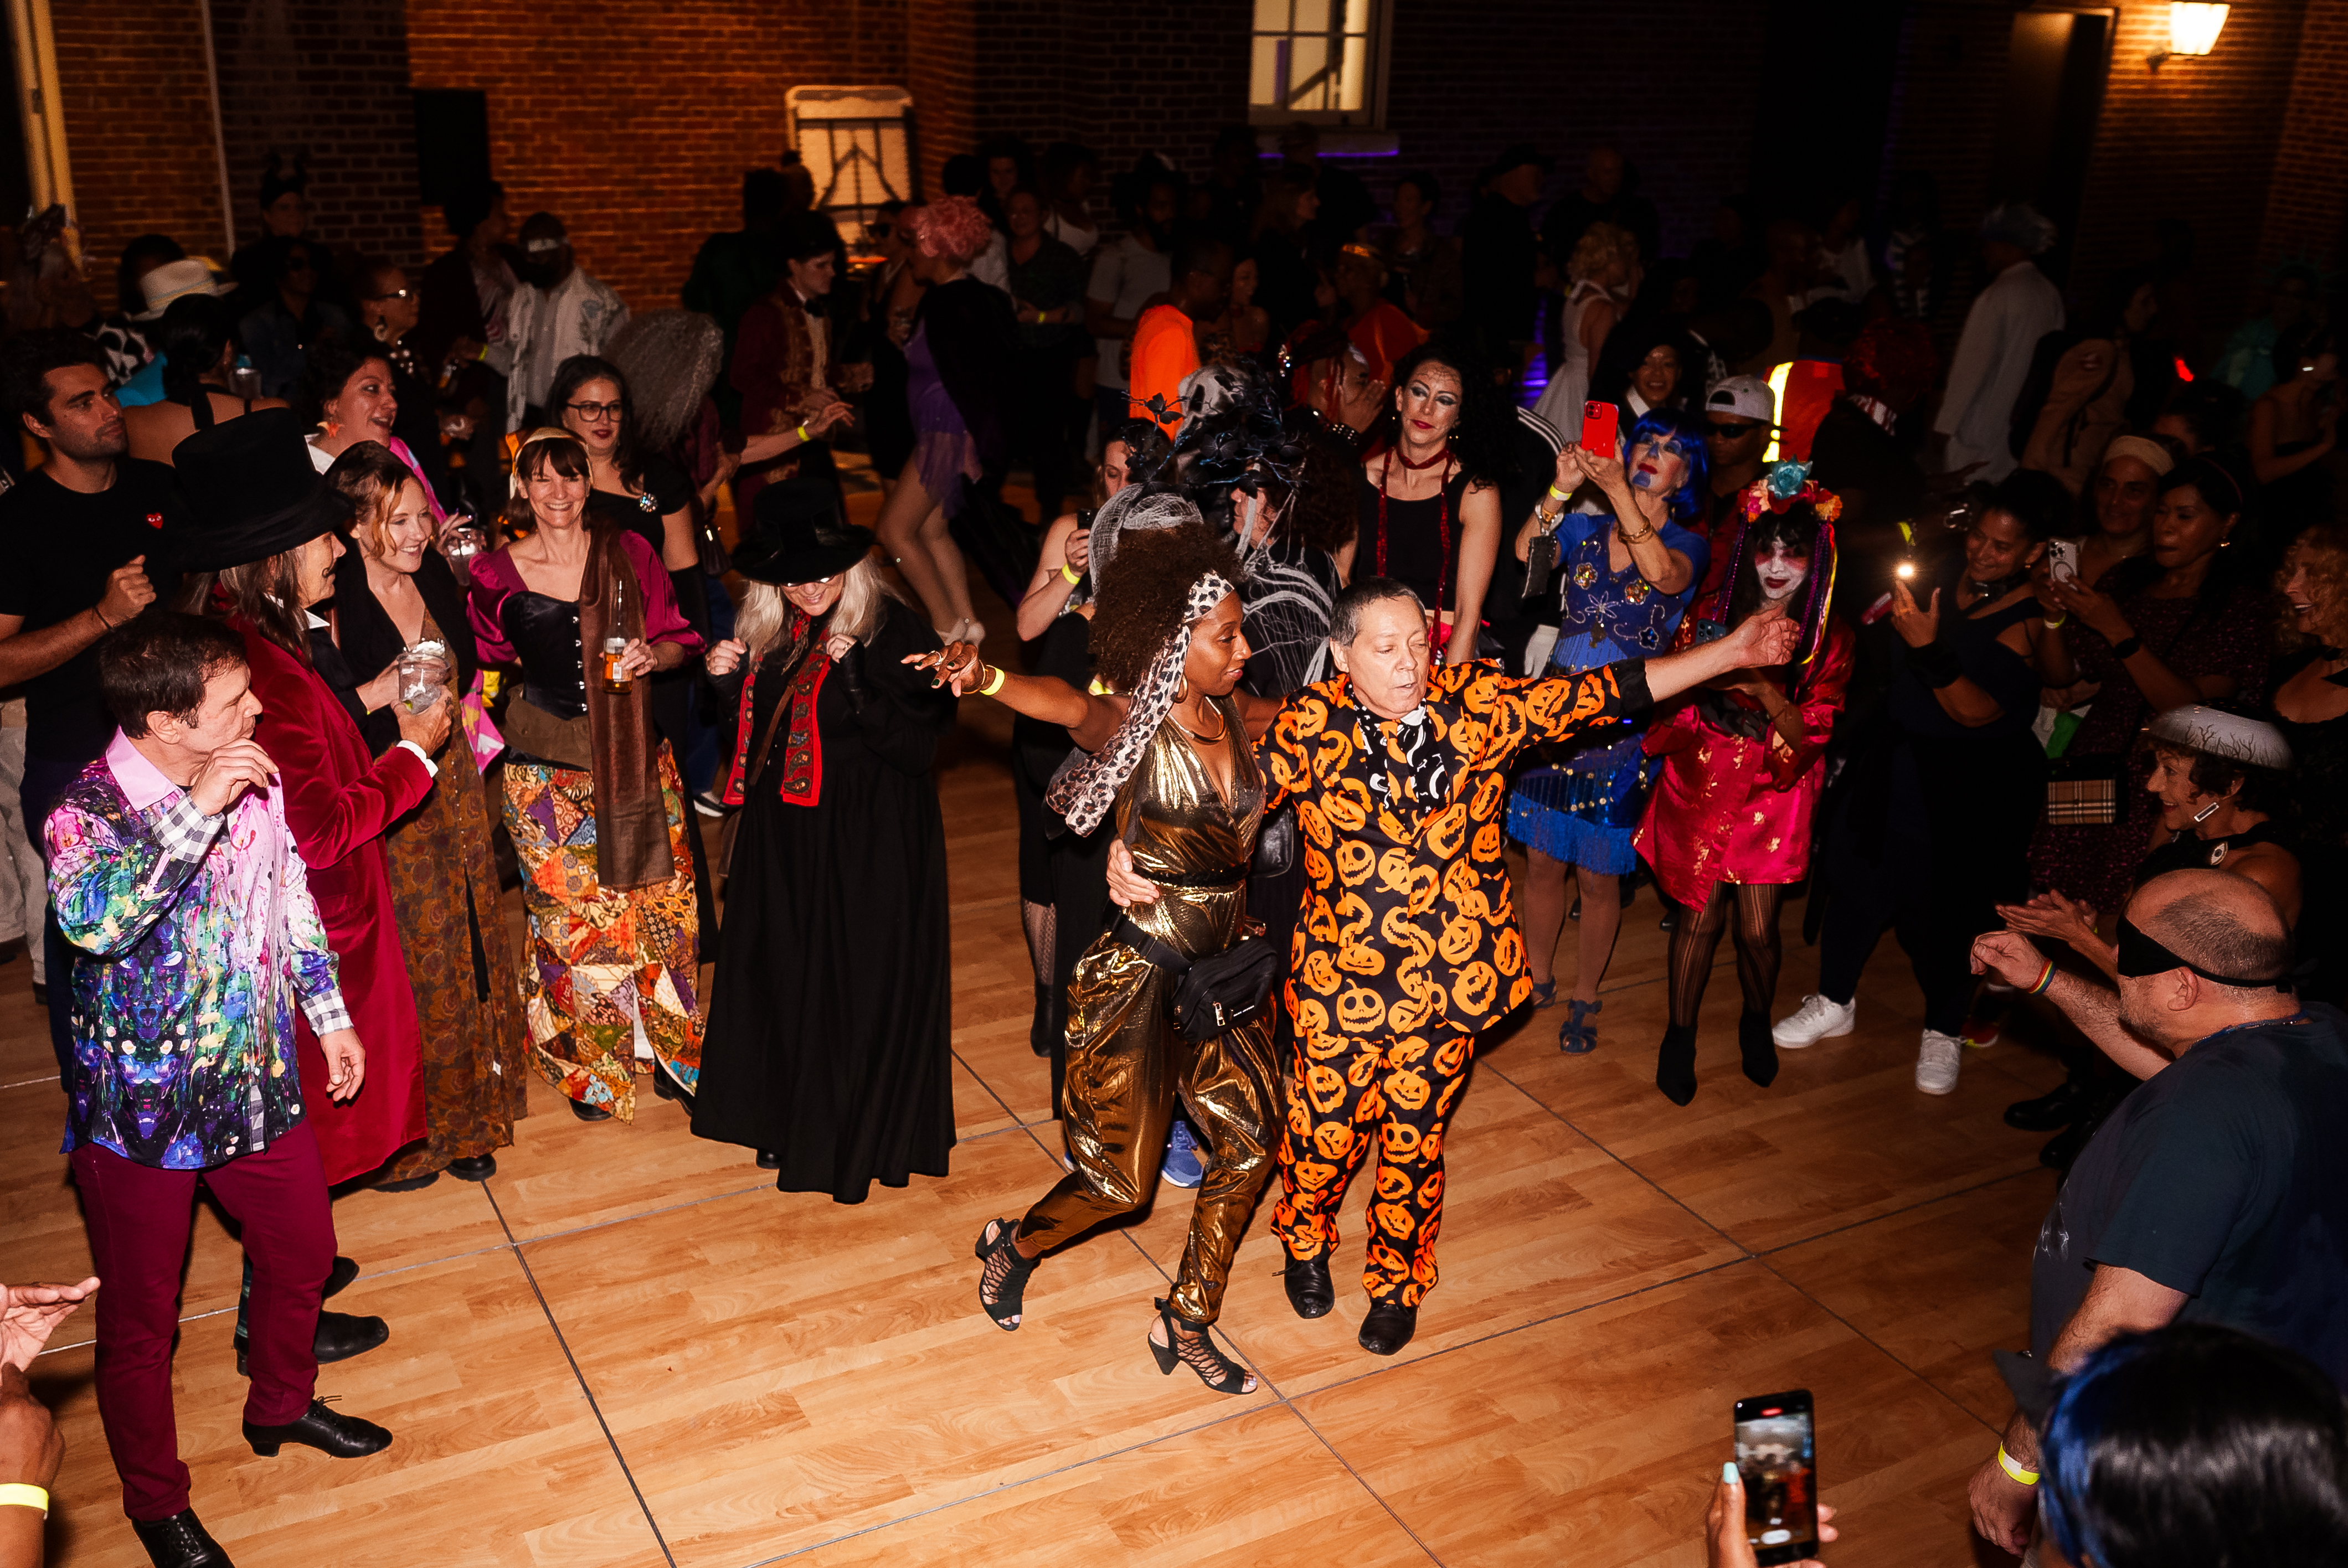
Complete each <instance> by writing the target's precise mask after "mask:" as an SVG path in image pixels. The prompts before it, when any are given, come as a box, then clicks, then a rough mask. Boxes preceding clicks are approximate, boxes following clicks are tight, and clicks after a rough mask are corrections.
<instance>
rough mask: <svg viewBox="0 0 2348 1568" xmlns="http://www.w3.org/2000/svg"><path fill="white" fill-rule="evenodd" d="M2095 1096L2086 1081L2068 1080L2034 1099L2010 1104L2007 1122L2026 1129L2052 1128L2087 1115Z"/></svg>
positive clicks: (2011, 1125) (2048, 1130)
mask: <svg viewBox="0 0 2348 1568" xmlns="http://www.w3.org/2000/svg"><path fill="white" fill-rule="evenodd" d="M2095 1098H2096V1097H2095V1095H2094V1094H2093V1093H2092V1092H2091V1091H2089V1090H2088V1088H2087V1086H2086V1085H2085V1084H2084V1083H2075V1082H2072V1081H2067V1080H2066V1081H2064V1082H2062V1083H2060V1084H2057V1085H2056V1086H2055V1091H2054V1092H2053V1093H2051V1094H2042V1095H2040V1096H2039V1097H2038V1098H2037V1099H2035V1100H2017V1101H2015V1102H2013V1104H2011V1105H2009V1106H2007V1107H2006V1108H2005V1124H2006V1125H2007V1126H2009V1127H2013V1128H2017V1129H2019V1130H2020V1131H2022V1132H2053V1131H2055V1129H2056V1128H2057V1127H2068V1126H2069V1125H2071V1123H2072V1122H2076V1121H2077V1120H2078V1119H2079V1118H2080V1117H2082V1116H2085V1114H2086V1113H2087V1108H2088V1107H2089V1106H2090V1105H2092V1104H2094V1103H2095Z"/></svg>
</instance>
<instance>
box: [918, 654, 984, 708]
mask: <svg viewBox="0 0 2348 1568" xmlns="http://www.w3.org/2000/svg"><path fill="white" fill-rule="evenodd" d="M898 662H899V663H901V664H911V666H912V667H913V668H914V669H916V670H926V671H929V672H930V685H931V686H932V688H933V689H934V688H936V687H940V686H951V687H952V688H953V694H954V695H955V696H957V697H966V696H968V695H970V693H971V692H974V691H976V690H978V688H979V687H981V686H983V685H984V684H985V683H986V661H984V660H983V659H981V658H980V657H979V656H978V647H977V645H976V644H975V643H970V642H949V643H947V644H946V645H945V646H944V647H943V648H941V649H939V650H938V651H935V652H934V653H908V654H906V655H905V657H904V658H902V659H901V660H899V661H898Z"/></svg>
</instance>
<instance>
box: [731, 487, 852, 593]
mask: <svg viewBox="0 0 2348 1568" xmlns="http://www.w3.org/2000/svg"><path fill="white" fill-rule="evenodd" d="M750 515H751V517H752V518H754V519H755V520H756V521H757V533H755V534H754V535H752V536H751V537H750V538H747V539H746V540H744V541H743V543H742V546H741V548H738V549H736V551H735V552H734V569H735V570H736V571H738V572H740V573H741V574H742V575H743V576H744V577H747V578H748V579H750V580H751V581H752V582H763V583H770V584H772V585H773V586H775V587H777V588H781V587H784V586H785V585H787V584H789V583H794V582H817V581H819V580H821V579H824V578H828V577H830V576H833V575H834V574H836V573H839V572H843V571H846V570H847V569H849V568H850V567H852V566H854V565H855V564H856V563H857V562H858V561H860V560H862V559H864V552H865V551H867V550H869V549H870V548H872V530H871V529H870V528H858V527H857V526H856V525H855V524H853V523H851V522H850V521H849V520H848V519H847V518H844V517H842V516H840V511H839V492H838V491H836V490H834V489H833V488H832V487H830V486H829V485H827V484H825V483H823V482H822V481H821V480H819V479H783V480H779V481H778V482H776V483H775V484H772V485H768V486H767V487H765V488H764V489H762V490H760V491H759V492H758V497H757V500H755V501H753V502H751V503H750Z"/></svg>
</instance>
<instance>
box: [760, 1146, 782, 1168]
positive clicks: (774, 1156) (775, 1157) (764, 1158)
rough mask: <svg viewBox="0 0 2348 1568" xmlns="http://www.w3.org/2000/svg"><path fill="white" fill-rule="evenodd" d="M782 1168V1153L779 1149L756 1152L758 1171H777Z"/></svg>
mask: <svg viewBox="0 0 2348 1568" xmlns="http://www.w3.org/2000/svg"><path fill="white" fill-rule="evenodd" d="M782 1168H783V1152H782V1151H781V1150H780V1149H761V1150H759V1151H758V1169H760V1170H762V1171H779V1170H781V1169H782Z"/></svg>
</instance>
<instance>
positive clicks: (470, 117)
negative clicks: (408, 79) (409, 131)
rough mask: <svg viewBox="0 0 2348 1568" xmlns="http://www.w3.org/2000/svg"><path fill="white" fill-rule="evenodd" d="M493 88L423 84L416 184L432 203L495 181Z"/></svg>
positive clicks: (422, 196) (422, 198)
mask: <svg viewBox="0 0 2348 1568" xmlns="http://www.w3.org/2000/svg"><path fill="white" fill-rule="evenodd" d="M489 179H490V175H489V95H488V94H487V93H479V92H469V91H464V90H461V89H449V88H439V87H420V88H418V89H417V93H416V187H417V200H420V201H422V202H423V203H424V205H425V206H427V207H446V206H447V205H448V199H449V198H450V197H451V196H461V195H463V194H465V193H467V192H469V191H474V190H479V189H480V188H481V187H482V186H484V185H487V184H488V183H489Z"/></svg>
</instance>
